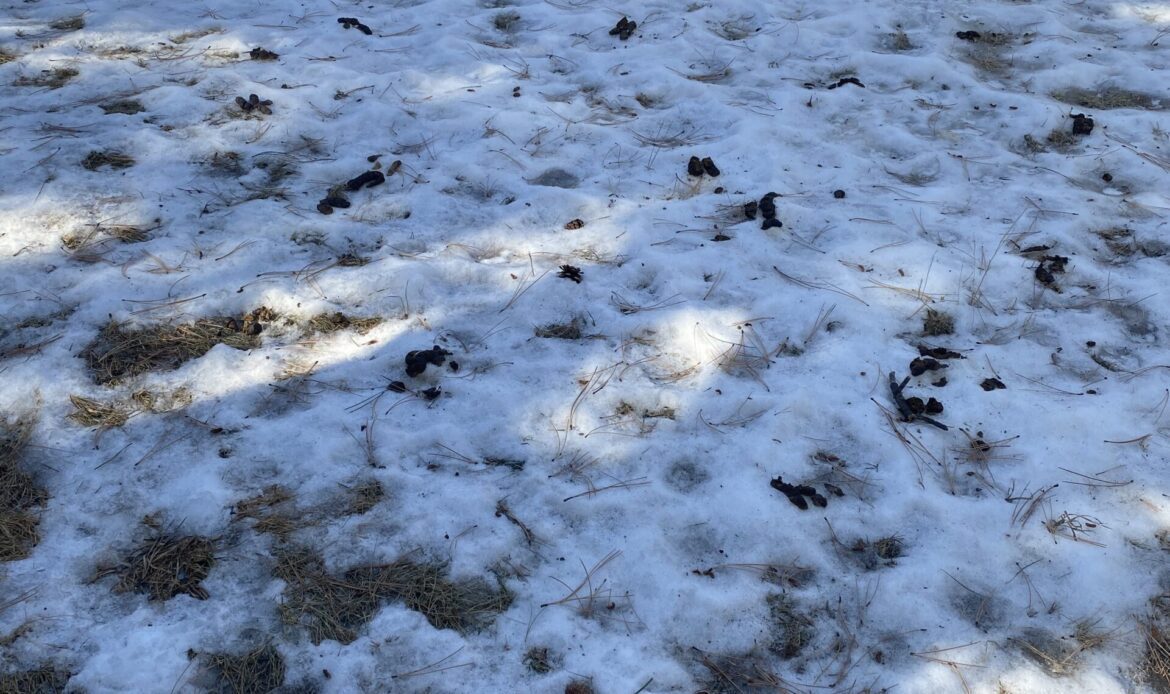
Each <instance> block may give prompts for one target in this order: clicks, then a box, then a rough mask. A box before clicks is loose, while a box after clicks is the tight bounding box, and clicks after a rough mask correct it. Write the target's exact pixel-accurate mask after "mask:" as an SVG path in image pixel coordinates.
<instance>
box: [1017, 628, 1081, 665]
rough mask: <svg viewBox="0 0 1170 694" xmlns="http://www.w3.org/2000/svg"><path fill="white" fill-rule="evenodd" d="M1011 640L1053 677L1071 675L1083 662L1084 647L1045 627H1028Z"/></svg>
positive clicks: (1029, 658) (1027, 656)
mask: <svg viewBox="0 0 1170 694" xmlns="http://www.w3.org/2000/svg"><path fill="white" fill-rule="evenodd" d="M1009 640H1010V641H1011V642H1012V644H1014V645H1015V646H1016V647H1017V648H1019V649H1020V652H1021V653H1023V654H1024V656H1025V657H1026V658H1028V660H1031V661H1032V662H1034V663H1036V664H1037V665H1039V666H1040V667H1041V668H1043V670H1044V671H1045V672H1046V673H1047V674H1048V675H1049V676H1051V677H1066V676H1068V675H1071V674H1073V673H1074V672H1076V670H1077V667H1078V666H1079V665H1080V662H1081V660H1080V657H1079V656H1080V654H1081V652H1082V651H1083V649H1082V648H1080V647H1078V646H1077V645H1076V644H1075V643H1070V641H1071V640H1070V639H1061V638H1059V637H1057V636H1056V635H1055V634H1052V633H1050V632H1048V631H1046V630H1044V629H1038V628H1036V627H1028V628H1025V629H1024V630H1022V631H1021V632H1020V633H1019V635H1017V636H1014V637H1011V638H1010V639H1009Z"/></svg>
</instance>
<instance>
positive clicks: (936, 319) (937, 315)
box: [922, 308, 955, 336]
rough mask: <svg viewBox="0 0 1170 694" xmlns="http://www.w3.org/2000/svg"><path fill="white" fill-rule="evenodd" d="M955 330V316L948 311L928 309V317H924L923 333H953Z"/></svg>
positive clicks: (935, 334) (934, 334)
mask: <svg viewBox="0 0 1170 694" xmlns="http://www.w3.org/2000/svg"><path fill="white" fill-rule="evenodd" d="M954 332H955V317H954V316H952V315H951V314H949V313H947V312H946V311H936V310H934V309H933V308H928V309H926V317H925V318H923V319H922V334H923V335H931V336H937V335H951V334H953V333H954Z"/></svg>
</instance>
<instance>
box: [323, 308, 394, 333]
mask: <svg viewBox="0 0 1170 694" xmlns="http://www.w3.org/2000/svg"><path fill="white" fill-rule="evenodd" d="M381 323H382V318H381V317H378V316H374V317H372V318H354V317H353V316H347V315H345V314H344V313H341V312H340V311H338V312H336V313H319V314H317V315H315V316H313V317H312V318H310V319H309V323H308V325H307V326H306V332H307V333H308V334H310V335H313V334H317V333H321V334H326V335H328V334H329V333H335V332H337V331H339V330H350V329H352V330H355V331H357V333H358V334H359V335H365V334H366V333H368V332H370V331H371V330H373V329H374V328H375V327H377V326H378V325H379V324H381Z"/></svg>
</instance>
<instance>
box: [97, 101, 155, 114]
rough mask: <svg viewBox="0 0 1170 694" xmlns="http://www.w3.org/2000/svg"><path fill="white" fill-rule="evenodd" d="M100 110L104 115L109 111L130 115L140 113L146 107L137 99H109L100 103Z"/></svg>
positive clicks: (109, 112)
mask: <svg viewBox="0 0 1170 694" xmlns="http://www.w3.org/2000/svg"><path fill="white" fill-rule="evenodd" d="M101 107H102V111H104V112H105V114H106V115H109V114H111V113H121V114H123V115H127V116H132V115H134V114H135V113H142V112H143V111H145V110H146V107H145V106H143V105H142V102H141V101H139V100H138V99H118V100H117V101H110V102H108V103H104V104H102V105H101Z"/></svg>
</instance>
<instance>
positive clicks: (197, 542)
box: [93, 535, 215, 600]
mask: <svg viewBox="0 0 1170 694" xmlns="http://www.w3.org/2000/svg"><path fill="white" fill-rule="evenodd" d="M214 565H215V544H214V541H213V540H211V539H208V538H205V537H196V536H193V535H188V536H185V537H177V536H174V535H158V536H156V537H152V538H148V539H147V540H146V541H145V542H143V543H142V544H141V545H139V546H138V548H137V549H135V550H133V551H132V552H130V554H128V555H127V556H126V558H125V559H123V560H122V562H121V563H119V564H117V565H115V566H103V567H99V568H98V570H97V571H96V572H95V573H94V576H93V580H94V581H97V580H100V579H102V578H105V577H106V576H117V577H118V582H117V583H115V584H114V592H115V593H128V592H131V591H133V592H136V593H143V594H145V595H148V596H150V599H151V600H170V599H171V598H173V597H175V596H177V595H190V596H191V597H193V598H195V599H197V600H206V599H207V598H208V594H207V591H206V590H204V588H203V586H201V585H200V583H202V582H203V579H205V578H207V576H208V574H210V573H211V567H212V566H214Z"/></svg>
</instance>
